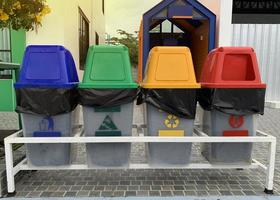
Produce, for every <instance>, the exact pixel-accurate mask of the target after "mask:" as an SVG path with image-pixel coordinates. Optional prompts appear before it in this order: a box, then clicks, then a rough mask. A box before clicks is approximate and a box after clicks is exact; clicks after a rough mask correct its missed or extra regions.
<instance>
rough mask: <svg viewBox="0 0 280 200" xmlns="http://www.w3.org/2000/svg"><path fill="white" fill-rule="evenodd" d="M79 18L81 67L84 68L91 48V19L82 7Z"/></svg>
mask: <svg viewBox="0 0 280 200" xmlns="http://www.w3.org/2000/svg"><path fill="white" fill-rule="evenodd" d="M79 18H80V19H79V54H80V69H81V70H84V65H85V63H86V57H87V52H88V49H89V20H88V19H87V17H86V16H85V14H84V13H83V11H82V10H81V9H79Z"/></svg>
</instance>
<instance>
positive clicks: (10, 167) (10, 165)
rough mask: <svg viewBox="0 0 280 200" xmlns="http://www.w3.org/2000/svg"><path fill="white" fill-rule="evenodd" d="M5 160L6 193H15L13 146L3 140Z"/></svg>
mask: <svg viewBox="0 0 280 200" xmlns="http://www.w3.org/2000/svg"><path fill="white" fill-rule="evenodd" d="M5 158H6V175H7V188H8V193H14V192H15V177H14V162H13V145H12V144H11V143H9V142H7V141H6V140H5Z"/></svg>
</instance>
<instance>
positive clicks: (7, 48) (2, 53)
mask: <svg viewBox="0 0 280 200" xmlns="http://www.w3.org/2000/svg"><path fill="white" fill-rule="evenodd" d="M11 61H12V50H11V34H10V30H9V29H0V62H11ZM11 73H12V72H11V71H10V70H0V79H2V78H4V79H5V78H11Z"/></svg>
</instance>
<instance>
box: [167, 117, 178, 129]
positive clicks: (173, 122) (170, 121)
mask: <svg viewBox="0 0 280 200" xmlns="http://www.w3.org/2000/svg"><path fill="white" fill-rule="evenodd" d="M164 124H165V126H166V127H167V128H177V127H178V126H179V124H180V119H179V118H178V117H176V116H175V115H168V116H167V118H166V119H165V121H164Z"/></svg>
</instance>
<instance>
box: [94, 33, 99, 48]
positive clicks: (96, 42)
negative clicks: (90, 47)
mask: <svg viewBox="0 0 280 200" xmlns="http://www.w3.org/2000/svg"><path fill="white" fill-rule="evenodd" d="M95 44H96V45H99V35H98V33H97V32H95Z"/></svg>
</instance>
